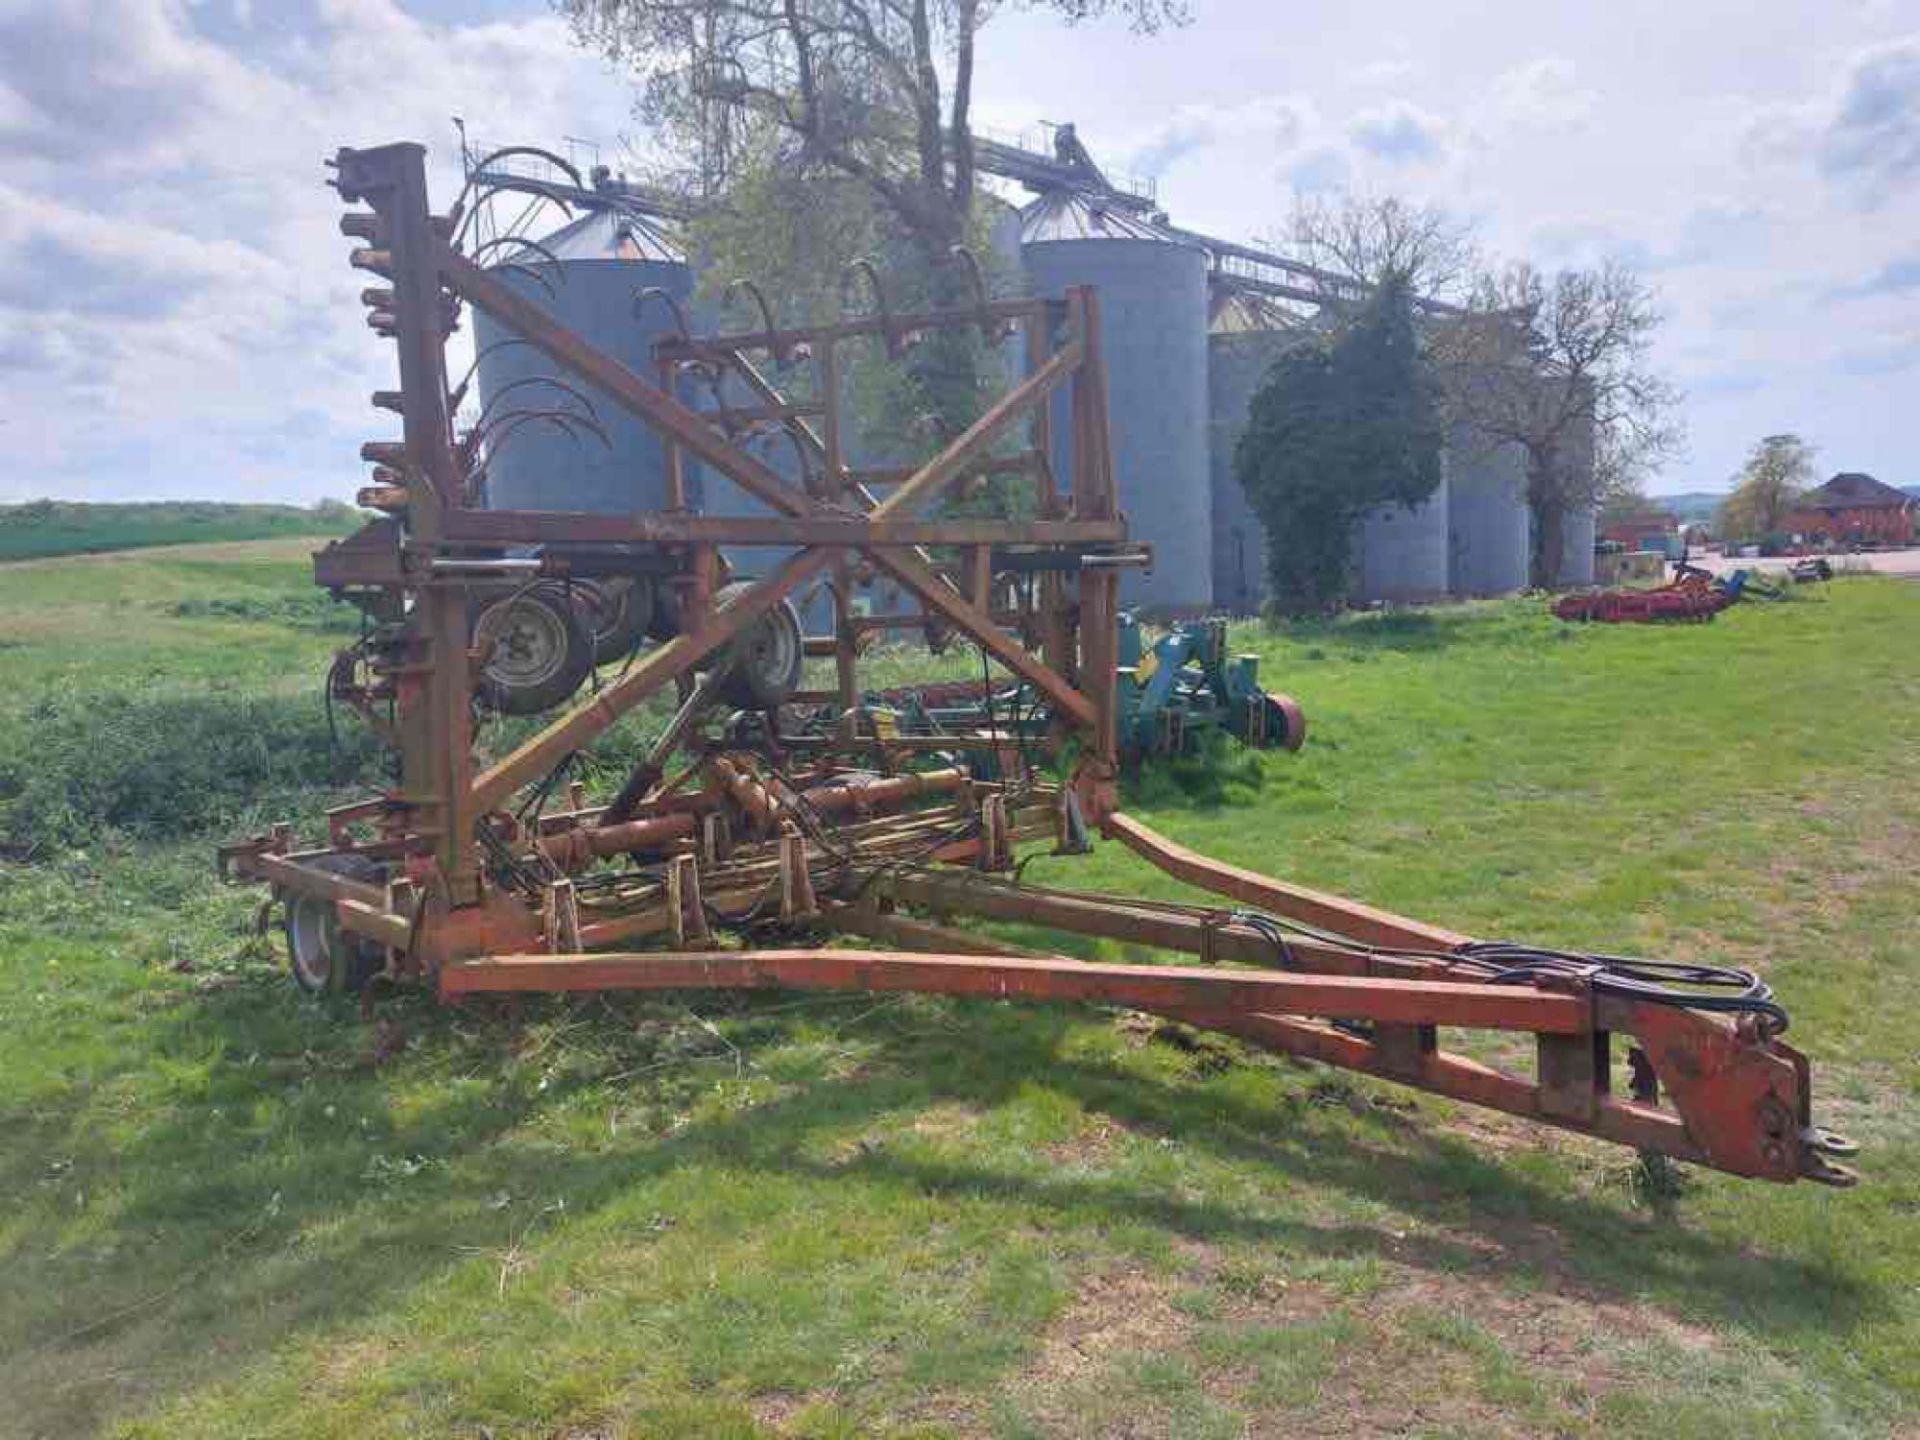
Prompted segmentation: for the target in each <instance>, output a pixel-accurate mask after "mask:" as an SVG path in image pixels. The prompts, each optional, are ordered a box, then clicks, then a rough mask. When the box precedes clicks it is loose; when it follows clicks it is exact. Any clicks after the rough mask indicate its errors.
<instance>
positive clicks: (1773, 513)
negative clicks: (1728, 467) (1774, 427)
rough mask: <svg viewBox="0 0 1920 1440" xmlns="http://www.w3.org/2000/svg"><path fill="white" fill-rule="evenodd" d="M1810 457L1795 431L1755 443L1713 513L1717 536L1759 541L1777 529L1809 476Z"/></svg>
mask: <svg viewBox="0 0 1920 1440" xmlns="http://www.w3.org/2000/svg"><path fill="white" fill-rule="evenodd" d="M1813 455H1814V450H1813V447H1812V446H1811V445H1809V444H1808V443H1807V442H1806V441H1805V440H1802V439H1801V438H1800V437H1799V436H1798V435H1769V436H1767V437H1766V438H1765V439H1764V440H1762V441H1761V442H1760V443H1759V444H1757V445H1755V446H1754V447H1753V450H1752V452H1751V453H1750V454H1749V455H1748V456H1747V463H1746V464H1745V465H1743V466H1741V467H1740V473H1739V474H1738V475H1736V476H1735V477H1734V490H1733V493H1732V494H1731V495H1729V496H1728V497H1727V498H1726V500H1725V502H1724V503H1723V504H1722V505H1721V506H1720V513H1719V514H1718V515H1717V516H1716V517H1715V522H1714V523H1715V524H1716V526H1717V527H1718V528H1719V531H1720V537H1721V538H1722V539H1723V540H1759V539H1761V538H1762V537H1764V536H1767V535H1772V534H1777V533H1778V532H1779V531H1780V530H1782V529H1783V528H1784V527H1785V524H1786V519H1787V516H1789V515H1790V514H1792V513H1793V510H1794V507H1795V506H1796V505H1798V504H1799V502H1800V497H1801V496H1802V495H1804V494H1805V493H1806V491H1807V489H1808V488H1809V486H1810V484H1811V482H1812V480H1813V477H1814V474H1815V471H1814V468H1813Z"/></svg>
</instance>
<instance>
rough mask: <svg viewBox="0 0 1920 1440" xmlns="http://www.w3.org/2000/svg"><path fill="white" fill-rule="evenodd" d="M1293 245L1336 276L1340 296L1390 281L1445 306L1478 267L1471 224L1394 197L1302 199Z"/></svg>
mask: <svg viewBox="0 0 1920 1440" xmlns="http://www.w3.org/2000/svg"><path fill="white" fill-rule="evenodd" d="M1289 242H1290V243H1288V244H1287V245H1286V247H1285V248H1286V249H1287V250H1288V252H1289V253H1290V254H1291V255H1293V256H1294V257H1295V258H1296V259H1298V260H1300V261H1302V262H1303V263H1305V264H1308V265H1311V266H1313V267H1314V268H1315V269H1317V270H1320V271H1323V272H1325V273H1326V274H1327V275H1328V276H1329V277H1332V278H1333V280H1334V281H1335V283H1334V284H1333V285H1332V286H1331V287H1330V288H1332V289H1334V290H1335V292H1336V293H1340V292H1345V293H1348V294H1351V293H1353V292H1352V286H1354V285H1359V286H1363V287H1366V288H1368V289H1371V288H1372V287H1374V286H1378V285H1384V284H1389V283H1392V284H1398V285H1401V286H1403V287H1405V289H1406V290H1407V292H1408V293H1409V294H1410V295H1412V296H1415V297H1417V298H1422V299H1430V300H1442V301H1444V300H1447V299H1449V298H1453V297H1455V296H1456V295H1457V294H1458V293H1459V292H1460V291H1462V290H1464V289H1465V288H1467V287H1468V286H1469V285H1471V283H1472V280H1473V276H1474V272H1475V267H1476V263H1477V251H1476V249H1475V246H1474V240H1473V231H1472V227H1471V226H1469V225H1468V224H1466V223H1465V222H1463V221H1460V220H1456V219H1454V218H1453V217H1452V216H1451V215H1449V214H1448V213H1447V212H1446V211H1444V210H1441V209H1440V208H1438V207H1437V206H1433V205H1415V204H1412V203H1410V202H1409V201H1406V200H1402V199H1400V198H1399V197H1398V196H1395V195H1362V194H1355V193H1352V192H1349V191H1342V192H1339V193H1337V194H1334V195H1330V196H1326V195H1311V196H1301V197H1299V198H1298V199H1296V201H1295V202H1294V211H1293V221H1292V224H1291V226H1290V228H1289ZM1338 282H1347V283H1345V284H1341V283H1338Z"/></svg>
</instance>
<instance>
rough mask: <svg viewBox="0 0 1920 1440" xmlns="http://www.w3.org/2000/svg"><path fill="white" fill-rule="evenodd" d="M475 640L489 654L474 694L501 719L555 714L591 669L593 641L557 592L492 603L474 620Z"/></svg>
mask: <svg viewBox="0 0 1920 1440" xmlns="http://www.w3.org/2000/svg"><path fill="white" fill-rule="evenodd" d="M473 639H474V643H475V645H476V646H479V647H480V648H483V649H485V650H486V652H487V658H486V660H485V662H484V663H483V664H482V665H481V667H480V673H479V674H478V675H477V676H476V677H475V685H474V688H475V689H477V690H478V691H479V692H480V698H481V699H482V700H484V701H485V702H486V703H487V704H488V705H489V706H491V707H492V708H493V709H495V710H498V711H499V712H500V713H501V714H503V715H537V714H538V713H539V712H540V711H542V710H551V709H552V708H553V707H554V706H556V705H559V704H561V703H563V702H564V701H565V700H566V699H567V697H568V696H569V695H571V694H573V692H574V691H576V690H578V689H579V688H580V686H581V684H582V683H583V682H584V681H585V680H586V678H587V675H588V673H589V672H590V671H591V670H592V669H593V639H592V637H591V636H590V635H589V634H588V633H587V627H586V625H585V624H584V623H582V621H581V619H580V616H579V613H578V612H577V611H576V610H575V609H574V607H573V606H571V605H569V604H567V602H566V601H565V600H564V599H562V598H561V596H560V593H559V591H558V589H557V588H552V589H550V588H548V587H547V586H544V585H536V586H534V587H533V588H532V589H530V590H522V591H520V592H519V593H518V594H516V595H509V596H507V597H505V598H504V599H500V600H496V601H494V602H493V603H492V604H491V605H489V606H487V607H486V608H485V609H484V610H482V611H481V612H480V614H479V616H478V617H477V618H476V619H475V620H474V622H473Z"/></svg>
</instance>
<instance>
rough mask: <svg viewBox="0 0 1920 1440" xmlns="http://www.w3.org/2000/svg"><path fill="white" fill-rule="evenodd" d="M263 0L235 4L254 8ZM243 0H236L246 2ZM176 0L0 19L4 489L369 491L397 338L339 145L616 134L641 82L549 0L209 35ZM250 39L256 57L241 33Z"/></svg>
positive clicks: (334, 16) (438, 147)
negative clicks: (349, 198) (431, 17)
mask: <svg viewBox="0 0 1920 1440" xmlns="http://www.w3.org/2000/svg"><path fill="white" fill-rule="evenodd" d="M241 8H242V9H244V7H241ZM231 13H232V15H233V17H234V18H235V19H237V20H242V21H244V20H245V18H246V17H245V15H244V14H242V13H241V11H240V10H235V11H233V12H231ZM216 18H217V19H219V20H220V21H221V22H222V23H224V22H225V20H226V18H227V17H226V16H224V15H222V16H217V17H215V16H210V15H203V14H201V13H199V12H196V11H194V10H192V9H189V8H187V7H185V6H183V5H181V4H178V3H173V0H95V3H90V4H87V5H69V4H64V3H59V0H49V3H30V4H28V5H27V6H25V7H20V6H14V7H12V8H9V9H7V10H6V11H5V12H4V15H3V16H0V253H5V254H6V255H7V257H8V262H7V265H6V267H5V269H4V270H0V397H4V398H0V407H4V410H3V411H0V420H4V422H5V425H6V432H7V435H8V440H9V452H10V453H9V459H8V463H7V466H6V468H5V469H4V470H3V471H0V499H19V498H24V497H26V496H30V495H35V494H44V493H54V494H76V495H84V494H94V495H101V494H124V495H205V494H210V493H216V494H225V495H228V496H231V497H234V498H241V497H245V496H263V495H272V496H280V497H293V498H302V499H317V498H320V497H321V496H325V495H334V496H345V495H348V494H351V492H352V490H353V488H354V487H355V486H356V485H357V484H358V483H359V480H360V477H359V475H358V472H357V470H356V467H355V465H354V462H353V459H352V457H353V454H354V452H355V450H356V449H357V447H358V443H359V441H360V440H361V439H363V438H367V437H370V436H373V435H377V434H381V433H383V432H384V431H386V430H387V429H389V428H390V425H391V417H382V416H381V415H379V414H378V413H377V412H374V411H372V410H370V409H369V408H368V407H367V404H366V397H367V392H368V391H370V390H372V389H374V388H378V387H380V386H383V385H388V384H390V383H391V381H392V375H391V367H392V357H391V353H390V351H389V350H388V349H387V347H385V346H384V345H383V344H382V343H381V342H379V341H378V340H376V339H375V338H373V336H372V335H371V333H370V332H369V331H368V330H367V329H366V328H365V325H364V323H363V319H362V310H361V307H360V305H359V304H358V302H357V298H356V297H357V293H358V291H359V289H360V288H361V286H362V285H363V284H364V283H365V282H366V278H367V277H365V276H364V275H361V274H358V273H357V272H355V271H353V270H351V269H349V268H348V266H347V265H346V263H345V254H346V250H347V247H348V242H346V241H344V240H343V239H342V238H341V237H340V235H339V233H338V230H337V228H336V224H335V221H336V217H337V215H338V213H339V210H340V208H341V207H340V204H339V201H338V197H337V196H335V195H333V194H332V192H331V191H329V190H327V189H325V188H324V187H323V185H322V181H323V178H324V175H325V172H324V171H323V169H322V164H321V162H322V160H323V159H324V158H325V157H326V156H328V155H330V154H331V153H332V152H333V150H334V149H335V148H337V146H339V145H341V144H368V143H377V142H382V141H388V140H397V139H419V140H424V141H426V142H428V144H429V147H430V152H431V154H432V156H433V170H432V176H431V184H432V187H433V189H434V191H435V193H436V194H438V195H439V196H440V197H441V198H442V199H443V200H445V199H450V198H451V196H452V193H453V190H454V189H455V188H457V186H458V183H459V176H458V168H457V155H456V153H455V147H454V144H453V135H452V127H451V116H453V115H454V114H463V115H465V116H466V117H467V119H468V120H469V122H470V123H471V125H472V127H473V132H474V133H475V134H476V135H477V136H480V137H482V138H490V137H500V138H501V139H502V140H505V139H513V140H521V139H527V140H534V141H538V142H546V143H554V142H557V141H558V140H559V138H560V137H561V136H563V135H565V134H570V133H579V132H580V131H582V130H585V131H587V132H588V133H596V134H599V135H601V136H604V137H607V138H609V139H612V138H614V137H615V136H616V135H617V132H618V130H619V128H620V126H621V123H622V121H623V119H624V118H625V114H626V110H627V99H626V96H625V93H624V91H623V90H622V89H621V87H619V86H618V85H616V84H613V83H611V82H610V81H609V80H608V79H606V78H605V75H604V67H603V66H602V65H601V63H600V62H599V61H598V60H596V59H593V58H591V57H588V56H586V55H584V54H582V53H580V52H579V51H577V50H576V49H575V48H574V47H573V46H572V44H571V43H570V39H569V36H568V32H567V29H566V26H565V24H564V23H563V22H562V21H561V20H560V19H559V18H558V17H556V16H553V15H550V14H535V15H532V16H530V17H528V18H526V19H523V20H519V21H501V22H495V23H490V24H481V25H462V26H442V25H430V24H426V23H423V22H422V21H419V20H417V19H414V18H412V17H410V16H408V15H407V14H406V13H405V12H403V11H402V10H401V9H400V8H399V7H398V6H397V5H396V4H394V3H391V0H320V3H319V5H318V7H317V10H316V11H315V13H314V15H313V18H312V23H311V24H310V25H309V26H307V27H306V28H305V29H304V31H302V32H301V33H298V34H295V35H293V36H291V37H289V36H288V35H287V34H286V33H284V31H283V32H281V33H280V34H278V35H276V36H273V37H267V38H259V37H260V32H261V31H262V29H263V28H264V27H262V26H261V25H259V24H258V23H257V22H258V20H259V19H260V18H261V17H258V16H256V17H254V18H255V21H256V23H255V25H254V26H253V27H252V29H246V28H245V27H244V26H243V27H242V30H241V31H240V32H239V38H238V39H236V38H235V33H236V32H234V31H233V30H232V29H231V28H229V29H228V30H227V31H226V32H225V33H226V38H227V43H221V42H220V41H217V40H215V39H214V38H212V34H213V31H212V29H211V28H209V29H207V30H202V29H201V28H199V22H201V21H202V20H207V21H209V22H211V21H212V20H214V19H216ZM235 44H245V45H247V46H249V47H257V48H249V49H248V50H247V51H246V52H245V53H242V51H240V50H237V49H235V48H232V47H233V46H234V45H235Z"/></svg>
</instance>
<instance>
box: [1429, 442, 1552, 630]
mask: <svg viewBox="0 0 1920 1440" xmlns="http://www.w3.org/2000/svg"><path fill="white" fill-rule="evenodd" d="M1446 509H1447V514H1446V526H1447V551H1448V566H1449V589H1450V590H1451V591H1452V593H1453V594H1455V595H1461V596H1467V595H1507V594H1511V593H1512V592H1513V591H1515V590H1524V589H1525V588H1526V585H1527V568H1528V567H1527V560H1528V553H1529V548H1530V543H1531V541H1530V533H1531V532H1530V530H1529V519H1528V514H1529V512H1528V510H1527V473H1526V460H1525V457H1524V456H1523V455H1522V453H1521V451H1520V448H1519V447H1518V446H1517V445H1512V444H1499V443H1496V442H1494V441H1491V440H1490V439H1488V438H1487V437H1486V436H1484V435H1482V434H1480V433H1479V432H1477V431H1475V430H1474V429H1472V428H1471V427H1469V426H1465V425H1456V426H1454V427H1453V429H1452V430H1451V431H1449V432H1448V435H1447V507H1446Z"/></svg>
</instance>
